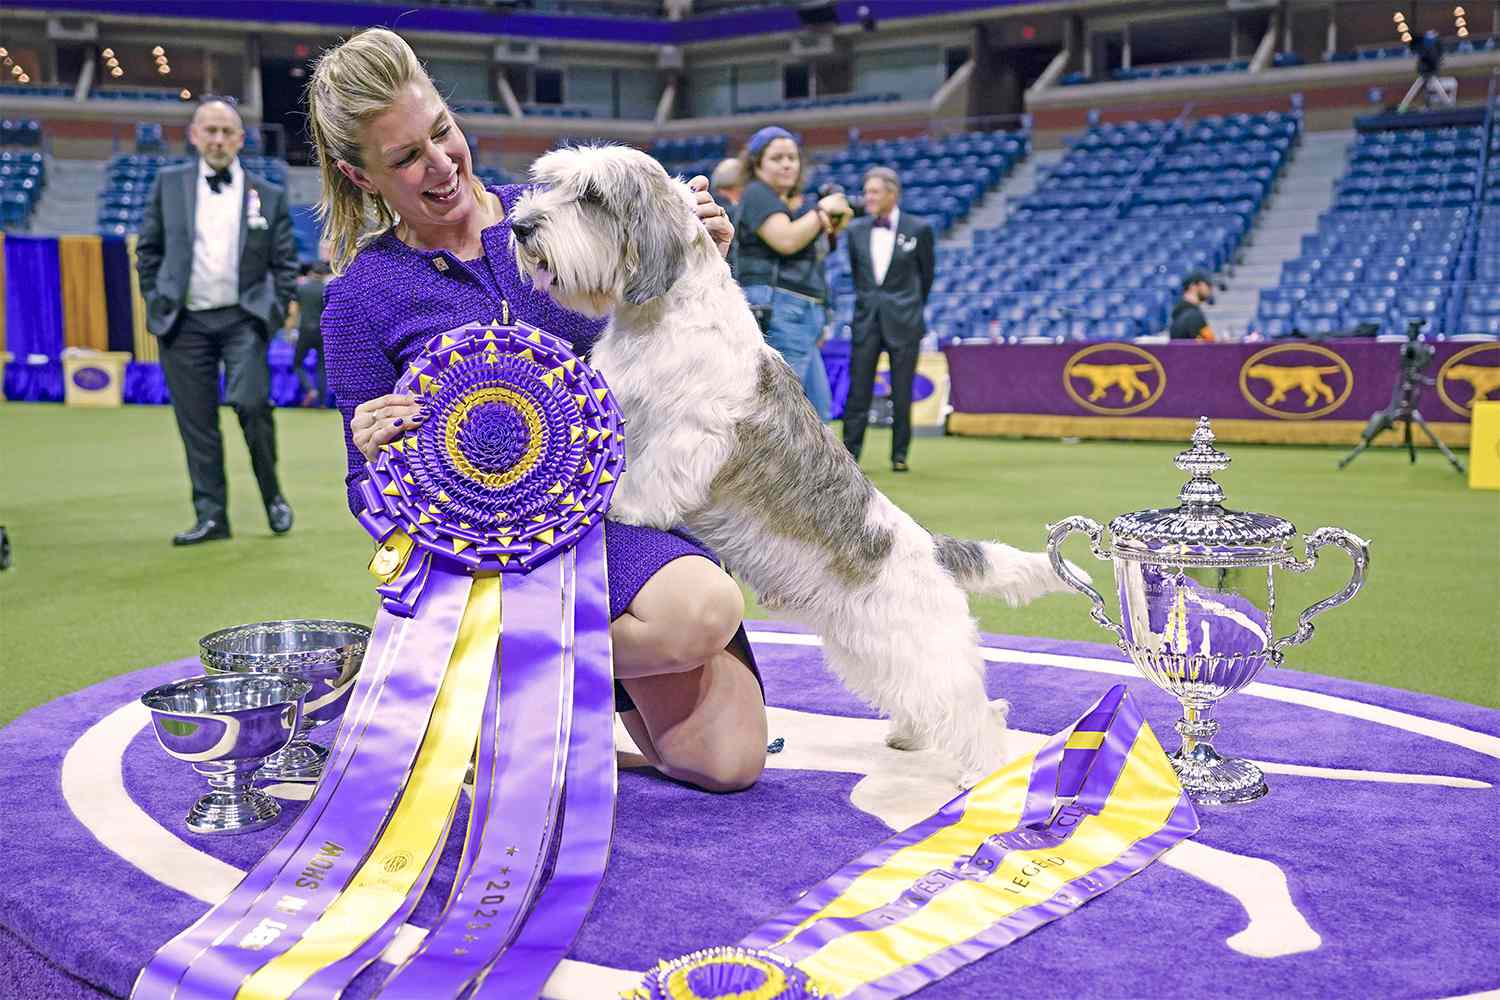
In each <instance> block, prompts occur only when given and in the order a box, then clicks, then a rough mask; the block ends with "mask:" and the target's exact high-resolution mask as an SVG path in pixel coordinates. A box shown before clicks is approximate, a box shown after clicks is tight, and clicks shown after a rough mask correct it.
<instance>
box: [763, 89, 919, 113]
mask: <svg viewBox="0 0 1500 1000" xmlns="http://www.w3.org/2000/svg"><path fill="white" fill-rule="evenodd" d="M899 100H901V95H900V94H894V93H886V94H831V95H829V96H827V97H794V98H792V99H791V100H787V101H772V102H770V103H768V104H740V105H736V106H735V109H734V113H735V114H737V115H774V114H778V113H780V112H783V111H819V110H824V109H827V108H850V107H856V106H858V105H863V104H885V103H888V102H890V101H899Z"/></svg>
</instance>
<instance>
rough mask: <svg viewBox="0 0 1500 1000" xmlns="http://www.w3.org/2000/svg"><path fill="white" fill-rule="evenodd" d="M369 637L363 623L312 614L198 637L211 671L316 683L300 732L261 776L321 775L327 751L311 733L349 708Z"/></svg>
mask: <svg viewBox="0 0 1500 1000" xmlns="http://www.w3.org/2000/svg"><path fill="white" fill-rule="evenodd" d="M369 641H370V630H369V629H368V628H366V627H365V626H363V625H356V624H354V623H353V622H339V621H325V620H323V619H313V618H306V619H294V620H290V621H273V622H255V623H253V624H250V625H237V626H235V627H234V628H226V629H221V630H219V631H218V632H213V633H210V634H209V635H206V636H204V637H203V638H202V639H200V640H199V641H198V646H199V650H200V652H199V657H198V658H199V659H200V660H202V661H203V666H204V668H205V669H206V670H207V671H208V673H209V674H210V675H220V674H252V675H275V676H281V677H290V678H295V679H297V680H300V681H306V682H307V683H308V684H309V685H311V687H312V690H311V692H309V694H308V696H307V704H306V706H305V707H304V708H303V711H302V724H301V726H300V727H299V728H298V730H297V734H296V735H295V736H294V737H293V738H292V742H291V744H290V745H289V746H288V747H287V748H286V749H285V750H282V751H280V752H279V753H275V754H272V755H271V756H270V757H268V758H266V762H265V764H264V766H263V767H262V768H261V773H260V778H261V779H262V780H264V781H305V782H311V781H317V780H318V776H319V775H321V774H322V773H323V761H324V760H326V759H327V757H328V751H327V750H325V749H324V748H323V747H320V746H318V745H317V744H316V743H313V742H312V741H310V740H309V739H308V738H307V734H308V733H309V732H311V731H312V730H313V729H316V728H317V727H318V726H321V725H322V724H323V723H325V722H332V721H333V720H334V719H337V718H338V717H339V716H341V715H343V714H344V708H345V707H346V706H347V705H348V703H349V695H350V694H351V693H352V692H353V690H354V681H355V679H356V678H357V677H358V676H359V668H360V664H361V663H362V662H363V661H364V658H365V646H366V645H367V644H368V643H369Z"/></svg>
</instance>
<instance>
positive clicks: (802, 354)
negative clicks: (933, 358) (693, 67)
mask: <svg viewBox="0 0 1500 1000" xmlns="http://www.w3.org/2000/svg"><path fill="white" fill-rule="evenodd" d="M740 161H741V165H742V166H743V167H744V175H745V176H746V177H750V178H753V179H752V180H751V181H750V183H749V184H747V185H745V193H744V194H743V195H742V196H741V198H740V206H739V209H740V210H739V222H738V226H737V229H738V244H739V263H738V274H737V276H738V278H739V282H740V286H741V288H743V289H744V292H745V298H746V300H747V301H748V302H749V303H750V306H751V308H752V309H754V310H755V314H756V318H757V319H758V320H760V327H761V330H762V331H763V332H764V333H765V335H766V342H767V343H769V344H770V345H771V346H772V347H774V348H776V350H777V351H779V352H780V353H781V356H782V357H783V358H785V359H786V362H787V364H789V365H791V366H792V371H794V372H796V373H797V376H798V377H799V378H800V379H801V380H802V385H803V388H804V390H805V391H807V393H808V396H809V398H811V399H812V400H813V403H814V405H815V406H816V407H817V408H818V410H819V415H820V416H822V417H823V418H824V419H825V420H826V419H827V418H828V406H829V400H828V388H827V387H828V381H827V375H826V373H825V372H824V371H823V359H822V356H821V355H820V354H819V353H818V339H819V337H820V336H821V334H822V332H823V326H824V323H825V320H826V315H827V302H828V282H827V280H826V279H825V277H824V274H823V258H824V257H826V256H827V255H828V250H829V239H828V237H831V236H833V235H836V234H837V233H838V232H839V231H840V230H841V229H842V228H843V227H844V225H845V224H846V223H847V222H848V221H849V218H850V216H851V215H852V214H853V212H852V211H851V210H850V208H849V202H848V201H847V200H846V199H845V198H844V196H843V195H842V194H830V195H827V196H826V197H824V198H822V199H819V200H816V201H815V200H813V199H812V198H810V197H808V196H806V195H804V194H803V193H802V188H803V184H804V182H805V180H806V163H805V161H804V159H803V157H802V150H801V149H800V148H799V147H798V145H797V140H796V138H795V137H794V136H793V135H792V134H791V133H790V132H788V131H787V130H786V129H784V128H780V127H778V126H775V125H771V126H767V127H766V128H763V129H761V130H760V131H759V132H756V133H755V134H754V135H753V136H751V137H750V142H749V143H748V144H747V145H746V147H745V151H744V153H743V154H742V155H741V157H740Z"/></svg>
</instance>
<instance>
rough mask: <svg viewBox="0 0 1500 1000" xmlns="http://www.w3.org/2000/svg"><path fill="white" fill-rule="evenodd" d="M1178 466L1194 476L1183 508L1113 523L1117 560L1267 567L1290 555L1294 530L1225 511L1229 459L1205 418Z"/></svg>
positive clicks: (1271, 518) (1270, 519)
mask: <svg viewBox="0 0 1500 1000" xmlns="http://www.w3.org/2000/svg"><path fill="white" fill-rule="evenodd" d="M1176 465H1177V467H1178V468H1179V469H1181V470H1183V471H1184V472H1187V473H1191V475H1192V478H1191V479H1189V480H1188V481H1187V482H1186V483H1184V484H1183V486H1182V492H1180V493H1179V494H1178V502H1179V504H1180V506H1177V507H1173V508H1162V509H1156V510H1138V511H1135V512H1134V513H1131V514H1121V515H1120V516H1119V517H1116V518H1115V519H1114V520H1112V521H1110V522H1109V530H1110V534H1111V535H1112V536H1113V538H1114V544H1113V550H1114V553H1115V555H1116V556H1120V557H1123V558H1131V559H1143V560H1144V561H1152V560H1154V559H1156V558H1157V557H1158V555H1159V554H1160V553H1163V552H1166V551H1171V552H1172V553H1174V555H1173V558H1174V559H1175V560H1177V561H1178V562H1181V561H1183V560H1185V559H1188V560H1191V561H1192V564H1193V565H1198V566H1226V567H1227V566H1264V565H1267V564H1274V563H1276V562H1278V561H1280V560H1282V559H1284V558H1285V557H1286V555H1287V546H1288V544H1289V543H1290V541H1291V539H1292V538H1293V537H1294V536H1295V534H1296V530H1297V529H1296V528H1295V527H1294V526H1293V525H1292V522H1290V521H1288V520H1287V519H1286V518H1283V517H1278V516H1276V515H1275V514H1256V513H1252V512H1246V511H1235V510H1226V509H1225V508H1224V488H1223V487H1222V486H1220V485H1219V483H1218V481H1217V480H1215V479H1214V473H1215V472H1222V471H1223V470H1225V469H1227V468H1229V456H1228V455H1226V454H1224V453H1223V452H1222V451H1220V450H1219V449H1217V448H1215V447H1214V430H1213V426H1212V425H1211V424H1210V423H1209V420H1208V418H1207V417H1199V418H1198V425H1197V427H1195V428H1194V429H1193V446H1192V447H1191V448H1188V449H1187V450H1186V451H1183V452H1179V453H1178V455H1177V458H1176Z"/></svg>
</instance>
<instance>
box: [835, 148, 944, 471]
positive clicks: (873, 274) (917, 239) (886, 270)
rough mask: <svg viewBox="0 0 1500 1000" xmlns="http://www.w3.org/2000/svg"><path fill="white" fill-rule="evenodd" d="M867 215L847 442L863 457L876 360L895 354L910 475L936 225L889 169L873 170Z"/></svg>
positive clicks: (898, 443) (894, 379)
mask: <svg viewBox="0 0 1500 1000" xmlns="http://www.w3.org/2000/svg"><path fill="white" fill-rule="evenodd" d="M864 192H865V202H864V205H865V214H864V215H863V216H861V217H860V218H858V219H855V220H854V221H853V222H852V223H850V224H849V232H848V236H847V237H846V239H847V240H848V243H849V263H850V265H851V267H852V269H853V272H854V297H855V298H854V323H853V327H852V334H853V345H852V348H853V349H852V351H851V353H850V358H849V396H848V399H847V400H846V401H845V402H844V447H846V448H848V449H849V451H850V453H851V454H853V455H854V457H855V458H856V459H857V458H859V453H860V451H861V450H862V449H863V448H864V443H865V425H866V423H868V422H869V419H870V399H871V397H872V396H873V395H874V393H875V365H876V362H878V361H879V360H880V352H881V351H885V353H886V354H887V355H889V357H890V366H891V410H892V414H891V415H892V419H893V422H894V425H895V426H894V427H893V428H892V430H893V433H892V435H891V468H892V469H893V470H895V471H896V472H906V471H908V470H909V468H910V467H909V466H908V465H907V463H906V453H907V450H908V449H909V448H910V447H911V393H912V383H913V382H914V381H915V380H916V374H917V355H918V353H919V352H920V351H921V347H922V338H923V337H924V336H925V335H926V333H927V324H926V322H925V320H924V319H923V318H922V308H923V307H924V306H925V305H926V304H927V295H928V293H929V292H931V291H932V275H933V265H934V257H935V254H934V244H935V243H936V240H935V238H934V236H933V232H932V227H931V226H929V225H928V224H927V223H926V222H925V221H923V220H922V219H920V218H917V217H916V216H914V215H908V214H906V213H904V212H902V211H901V207H900V205H901V179H900V178H899V177H898V176H897V175H896V172H895V171H894V170H891V169H889V168H888V167H872V168H870V170H869V171H867V172H866V173H865V185H864Z"/></svg>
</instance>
